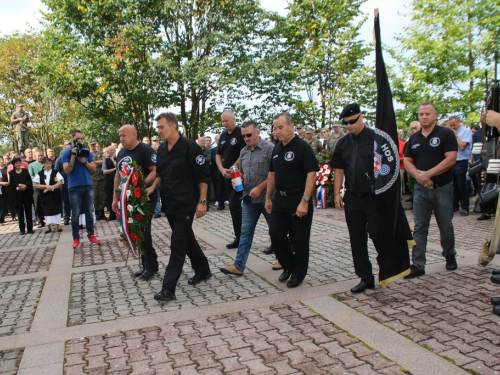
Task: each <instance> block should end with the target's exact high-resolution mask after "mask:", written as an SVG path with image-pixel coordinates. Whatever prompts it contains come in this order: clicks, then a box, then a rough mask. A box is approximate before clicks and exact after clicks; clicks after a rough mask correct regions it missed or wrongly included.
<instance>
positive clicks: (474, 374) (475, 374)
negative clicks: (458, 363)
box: [464, 368, 481, 375]
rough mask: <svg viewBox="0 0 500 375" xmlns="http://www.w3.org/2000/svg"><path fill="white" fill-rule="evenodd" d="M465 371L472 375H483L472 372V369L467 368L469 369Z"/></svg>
mask: <svg viewBox="0 0 500 375" xmlns="http://www.w3.org/2000/svg"><path fill="white" fill-rule="evenodd" d="M464 370H465V371H467V372H468V373H469V374H472V375H481V374H480V373H479V372H477V371H474V370H471V369H470V368H467V369H464Z"/></svg>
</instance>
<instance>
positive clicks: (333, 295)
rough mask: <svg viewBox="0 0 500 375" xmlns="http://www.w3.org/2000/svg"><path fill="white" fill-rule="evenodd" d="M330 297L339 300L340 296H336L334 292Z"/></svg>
mask: <svg viewBox="0 0 500 375" xmlns="http://www.w3.org/2000/svg"><path fill="white" fill-rule="evenodd" d="M330 297H332V298H333V299H336V300H337V301H340V298H339V297H338V296H336V295H335V294H330Z"/></svg>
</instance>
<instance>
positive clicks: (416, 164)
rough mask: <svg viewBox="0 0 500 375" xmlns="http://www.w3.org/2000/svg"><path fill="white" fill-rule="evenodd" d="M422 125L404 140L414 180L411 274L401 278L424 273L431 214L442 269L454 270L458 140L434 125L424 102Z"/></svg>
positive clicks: (433, 110) (406, 160) (433, 109)
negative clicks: (454, 199)
mask: <svg viewBox="0 0 500 375" xmlns="http://www.w3.org/2000/svg"><path fill="white" fill-rule="evenodd" d="M418 118H419V122H420V124H421V126H422V128H421V129H420V130H419V131H417V132H416V133H415V134H413V135H412V136H411V137H410V139H409V140H408V142H406V146H405V151H404V156H405V157H404V164H405V170H406V171H407V172H408V173H409V174H410V175H412V176H413V177H414V178H415V180H416V182H415V187H414V190H413V219H414V222H415V230H414V232H413V238H414V240H415V242H416V245H415V246H413V249H412V261H413V265H412V266H411V273H410V274H409V275H408V276H405V279H412V278H414V277H418V276H422V275H425V263H426V259H425V252H426V247H427V233H428V232H429V223H430V220H431V213H432V211H433V210H434V216H435V217H436V221H437V223H438V227H439V231H440V234H441V248H442V249H443V252H442V255H443V256H444V257H445V258H446V269H447V270H448V271H453V270H456V269H457V267H458V266H457V261H456V258H455V255H456V254H457V252H456V250H455V232H454V229H453V223H452V220H453V166H454V165H455V163H456V160H457V150H458V143H457V140H456V136H455V133H454V132H453V131H452V130H451V129H448V128H445V127H444V126H437V125H436V119H437V111H436V107H435V106H434V104H432V103H429V102H424V103H422V104H420V107H419V108H418Z"/></svg>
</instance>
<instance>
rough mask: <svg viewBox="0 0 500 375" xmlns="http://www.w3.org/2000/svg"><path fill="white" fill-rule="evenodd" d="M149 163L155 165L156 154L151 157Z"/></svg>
mask: <svg viewBox="0 0 500 375" xmlns="http://www.w3.org/2000/svg"><path fill="white" fill-rule="evenodd" d="M151 161H152V162H153V163H155V164H156V154H152V155H151Z"/></svg>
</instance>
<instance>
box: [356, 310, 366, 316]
mask: <svg viewBox="0 0 500 375" xmlns="http://www.w3.org/2000/svg"><path fill="white" fill-rule="evenodd" d="M356 311H357V312H359V313H361V314H363V315H365V312H364V311H363V310H361V309H356Z"/></svg>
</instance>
